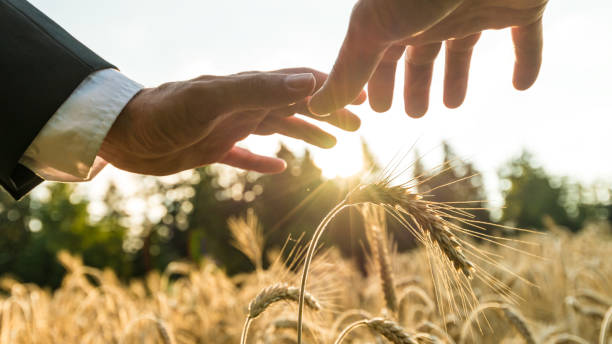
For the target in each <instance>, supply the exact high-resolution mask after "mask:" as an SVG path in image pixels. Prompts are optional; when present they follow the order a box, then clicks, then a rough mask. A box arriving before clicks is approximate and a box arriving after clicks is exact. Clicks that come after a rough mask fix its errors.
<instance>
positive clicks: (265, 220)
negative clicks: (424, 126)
mask: <svg viewBox="0 0 612 344" xmlns="http://www.w3.org/2000/svg"><path fill="white" fill-rule="evenodd" d="M362 150H363V156H364V161H365V165H366V166H365V167H364V171H372V172H376V171H378V170H380V167H379V166H378V165H377V163H376V160H375V158H374V156H373V155H372V154H371V152H370V151H369V149H368V147H367V144H365V142H364V143H363V145H362ZM277 155H278V156H279V157H281V158H283V159H285V160H286V161H287V163H288V168H287V170H286V171H285V172H284V173H281V174H279V175H269V176H262V175H258V174H255V173H243V172H236V171H235V170H229V169H220V168H218V167H215V166H213V167H205V168H200V169H198V170H195V171H193V172H188V173H183V174H180V175H179V177H177V178H174V179H172V178H170V179H169V180H168V179H163V178H155V177H140V178H138V179H137V182H139V183H141V184H142V187H140V188H139V189H138V190H137V192H136V194H134V195H129V196H126V195H125V194H123V193H122V192H121V190H119V188H118V187H117V186H115V185H114V184H111V185H110V187H109V188H108V189H107V191H106V196H105V198H104V200H103V201H102V202H101V204H102V206H103V208H105V209H106V211H105V212H103V214H97V213H96V214H97V215H96V216H95V217H94V216H93V215H92V214H91V213H90V212H89V211H88V210H89V209H90V206H92V205H96V204H90V203H89V200H88V199H87V198H83V197H79V193H75V192H74V187H73V186H72V185H71V184H57V183H48V184H46V186H41V187H43V188H45V187H46V188H47V189H48V195H46V197H28V198H26V199H24V200H22V201H20V202H14V201H12V200H11V199H10V197H9V196H8V195H7V194H5V193H4V192H0V229H1V230H2V234H1V235H0V275H5V274H11V275H13V276H15V277H16V278H18V279H19V280H21V281H23V282H34V283H37V284H39V285H46V286H52V287H57V286H58V284H59V283H60V280H61V278H62V276H63V274H64V270H63V268H62V267H61V266H60V264H59V263H58V262H57V260H56V254H57V252H58V251H59V250H62V249H65V250H68V251H70V252H72V253H75V254H79V255H81V256H82V257H83V260H84V263H85V264H86V265H90V266H94V267H98V268H104V267H109V268H111V269H113V270H114V271H115V272H116V273H117V275H118V276H119V277H120V278H122V279H124V280H127V279H129V278H132V277H137V276H142V275H144V274H145V273H146V272H147V271H148V270H151V269H160V270H162V269H164V268H165V266H166V265H167V264H168V263H169V262H171V261H174V260H180V259H184V260H190V261H192V262H199V261H200V260H201V259H202V258H203V257H205V256H206V257H211V258H212V259H215V260H216V261H217V263H218V264H219V265H221V266H223V267H224V268H225V269H226V270H227V272H228V273H230V274H231V273H236V272H239V271H245V270H248V269H252V268H253V267H252V266H251V264H250V262H249V261H248V260H247V259H246V257H244V256H243V255H242V254H240V253H238V252H237V250H236V249H235V248H234V247H233V246H232V245H231V243H230V232H229V230H228V226H227V223H226V221H227V219H228V218H229V217H230V216H240V215H244V214H245V213H246V211H247V209H248V208H253V209H254V210H255V212H256V214H257V215H258V217H259V220H260V221H261V223H262V225H263V228H264V230H265V232H264V235H265V242H266V247H273V246H276V247H278V246H281V245H282V244H284V243H285V240H287V238H288V237H289V235H291V237H292V238H297V237H299V236H300V235H302V233H304V232H306V235H305V239H306V240H308V239H309V238H310V237H311V235H312V231H313V230H314V229H315V227H316V226H317V224H318V222H319V221H320V219H321V218H322V217H323V216H324V215H325V214H326V213H327V211H328V210H329V209H331V208H332V207H333V206H334V205H335V204H336V203H337V202H338V201H339V200H340V199H341V198H342V197H344V196H345V195H346V192H348V191H349V190H350V189H352V188H353V187H355V186H356V185H357V183H358V181H359V177H358V176H356V177H353V178H346V179H334V180H327V179H325V178H324V177H323V176H322V174H321V170H320V169H319V168H318V167H317V166H316V165H315V164H314V162H313V160H312V158H311V156H310V153H309V152H308V151H306V152H305V153H304V154H302V155H299V156H298V155H295V154H294V153H292V152H291V151H289V150H288V149H287V148H286V147H284V146H282V147H281V149H280V150H279V151H278V153H277ZM417 156H418V154H417ZM444 162H445V164H448V165H449V166H451V167H450V168H449V169H447V170H445V171H444V172H442V173H433V174H432V173H429V172H427V168H426V167H425V166H423V165H422V164H421V162H420V161H418V159H417V161H416V162H415V167H414V177H415V180H417V181H419V182H420V184H419V186H418V189H419V191H420V192H428V191H429V190H432V189H434V188H435V187H437V186H440V185H446V184H448V185H446V186H444V187H442V188H437V189H435V190H434V191H433V192H432V195H431V196H430V197H431V199H432V200H435V201H441V202H454V201H465V200H482V201H483V202H481V203H474V204H470V206H469V207H473V208H481V207H482V208H485V207H487V205H486V203H485V200H486V193H485V190H484V187H483V184H482V180H481V179H480V177H479V175H478V174H477V171H476V170H475V168H474V166H472V165H471V164H469V163H465V162H462V161H460V160H459V159H457V157H456V156H455V154H454V153H453V151H452V149H451V147H450V146H449V145H448V144H446V143H445V144H444ZM471 175H475V176H474V177H472V178H466V177H468V176H471ZM500 177H501V178H502V184H504V185H506V188H505V190H504V196H505V199H506V208H505V209H504V212H503V216H502V221H504V222H512V223H513V224H515V225H516V226H519V227H528V228H542V222H541V220H542V217H543V215H550V216H551V217H552V218H553V219H554V220H555V221H556V222H557V223H558V224H560V225H564V226H567V227H569V228H572V229H576V228H580V227H581V226H582V224H583V223H584V222H585V221H588V220H590V219H604V218H610V219H611V220H612V205H611V204H610V202H609V192H608V193H607V199H606V197H605V196H606V194H605V193H604V194H603V195H602V192H601V191H602V188H601V187H599V188H596V189H591V188H584V187H581V186H580V185H577V184H571V183H568V182H567V181H566V180H563V179H556V178H552V177H550V176H548V175H547V174H546V173H545V172H544V170H543V169H541V168H539V167H537V166H535V164H534V163H533V161H532V158H531V157H530V156H529V155H528V154H523V155H522V156H521V157H519V158H517V159H515V160H513V161H511V162H510V163H508V165H507V166H506V167H504V169H503V170H502V171H501V172H500ZM461 178H466V179H465V180H463V181H460V182H456V183H451V182H453V181H456V180H458V179H461ZM606 191H607V190H606ZM135 199H136V200H140V201H142V202H143V204H145V208H147V209H146V210H147V212H148V211H153V210H155V211H156V212H157V215H155V216H153V215H151V214H148V213H147V214H148V215H147V214H145V216H143V218H142V221H141V222H140V223H133V221H132V220H133V217H134V216H133V214H130V213H128V212H127V210H126V209H128V208H129V207H128V203H129V202H130V201H133V200H135ZM97 205H99V204H97ZM149 208H151V209H149ZM476 216H477V217H478V219H479V220H482V221H488V220H489V213H488V211H486V210H482V211H476ZM389 231H390V233H392V234H393V236H394V238H395V241H396V243H397V246H398V248H399V249H400V250H404V249H409V248H411V247H413V246H414V242H413V238H412V237H411V235H410V234H409V233H408V232H407V231H405V230H403V229H401V228H400V226H398V224H397V223H395V222H394V221H393V220H390V221H389ZM364 240H365V238H364V236H363V223H362V219H361V216H360V215H359V214H358V213H357V212H356V211H352V210H349V211H345V212H342V213H341V214H339V216H337V217H336V218H335V219H334V221H332V223H331V224H330V228H329V231H327V233H326V235H325V236H324V237H323V241H324V242H327V243H332V242H333V244H334V245H335V246H337V247H339V248H340V249H341V250H342V251H343V252H344V253H345V254H347V255H350V256H353V257H356V258H357V259H358V261H361V262H362V263H363V261H364V252H363V245H362V242H363V241H364Z"/></svg>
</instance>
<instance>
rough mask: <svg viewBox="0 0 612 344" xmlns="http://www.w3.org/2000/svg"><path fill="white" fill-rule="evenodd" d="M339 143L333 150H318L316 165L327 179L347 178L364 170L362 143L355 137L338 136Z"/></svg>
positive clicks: (315, 157)
mask: <svg viewBox="0 0 612 344" xmlns="http://www.w3.org/2000/svg"><path fill="white" fill-rule="evenodd" d="M337 138H338V143H337V144H336V146H335V147H334V148H332V149H317V151H316V152H315V154H313V159H314V162H315V164H316V165H317V166H318V167H319V168H320V169H321V171H322V173H323V176H324V177H325V178H337V177H340V178H346V177H350V176H354V175H356V174H357V173H359V172H361V171H362V170H363V154H362V152H361V141H360V139H359V137H356V136H355V135H350V134H347V135H344V134H341V135H337Z"/></svg>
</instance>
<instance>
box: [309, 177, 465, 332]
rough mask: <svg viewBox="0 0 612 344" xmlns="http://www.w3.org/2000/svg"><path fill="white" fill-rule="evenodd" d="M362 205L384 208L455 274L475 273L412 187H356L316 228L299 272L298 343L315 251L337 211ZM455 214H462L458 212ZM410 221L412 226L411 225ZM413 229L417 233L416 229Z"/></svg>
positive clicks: (444, 225)
mask: <svg viewBox="0 0 612 344" xmlns="http://www.w3.org/2000/svg"><path fill="white" fill-rule="evenodd" d="M365 203H370V204H375V205H379V206H383V207H385V209H386V210H387V211H388V212H391V213H392V214H394V215H395V216H396V218H398V220H400V222H401V223H402V224H403V225H404V226H405V227H406V228H408V229H410V230H411V231H412V233H413V234H414V235H415V236H416V237H417V238H418V239H419V240H420V241H421V242H423V243H425V244H426V245H427V243H432V244H433V245H436V247H438V248H439V249H440V250H441V252H442V253H443V254H444V256H445V257H446V258H447V259H448V261H449V262H450V263H451V264H452V265H453V266H454V268H455V269H456V270H457V271H461V272H462V273H463V274H464V275H465V276H466V277H467V278H470V279H471V278H472V276H473V272H474V271H475V268H474V265H473V264H472V262H470V261H469V260H468V259H467V258H466V256H465V255H464V254H463V252H462V248H461V244H460V243H459V241H458V240H457V238H456V237H455V236H454V235H453V234H452V233H451V231H450V229H449V227H450V226H452V224H451V223H450V222H448V221H446V220H444V218H443V217H442V216H443V215H444V213H443V212H440V211H436V209H434V207H432V206H431V203H429V202H425V201H422V196H421V195H420V194H417V193H413V192H412V191H411V188H409V187H406V186H405V185H400V186H391V185H390V181H389V180H388V179H383V180H382V181H379V182H375V183H371V184H367V185H363V186H360V187H357V188H356V189H355V190H353V191H351V192H350V193H349V194H348V195H347V196H346V197H345V199H343V200H342V201H340V203H338V204H337V205H336V206H335V207H334V208H333V209H332V210H331V211H330V212H329V213H327V215H326V216H325V217H324V218H323V220H322V221H321V223H319V225H318V226H317V228H316V230H315V232H314V235H313V238H312V240H311V241H310V244H309V246H308V251H307V252H306V258H305V261H304V269H303V272H302V281H301V285H300V300H299V304H298V336H297V340H298V344H301V339H302V329H301V324H302V321H303V308H304V301H303V294H304V290H305V288H306V280H307V278H308V270H309V267H310V263H311V261H312V257H313V255H314V251H315V248H316V246H317V244H318V242H319V240H320V238H321V236H322V235H323V232H324V231H325V229H326V228H327V225H328V224H329V222H330V221H331V220H332V219H333V218H334V217H335V216H336V215H337V214H338V213H339V212H340V211H342V210H343V209H344V208H346V207H348V206H354V205H358V204H365ZM448 207H450V206H447V208H448ZM450 208H451V210H455V209H453V208H452V207H450ZM456 211H458V212H459V213H461V210H456ZM464 213H465V212H464ZM411 220H412V224H411V223H410V221H411ZM415 227H416V229H418V231H417V230H415ZM426 233H427V234H428V235H429V240H427V239H426V238H425V237H424V236H425V234H426Z"/></svg>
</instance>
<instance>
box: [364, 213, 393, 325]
mask: <svg viewBox="0 0 612 344" xmlns="http://www.w3.org/2000/svg"><path fill="white" fill-rule="evenodd" d="M361 213H362V215H363V218H364V220H365V226H366V233H367V234H368V235H367V238H368V242H369V245H370V250H371V251H372V255H373V256H374V261H375V262H376V268H377V269H378V273H379V274H380V281H381V284H382V290H383V295H384V297H385V302H386V304H387V308H388V309H389V310H390V311H391V312H392V313H396V312H397V307H398V305H397V295H396V292H395V282H394V277H393V268H392V266H391V257H390V255H389V250H388V248H387V240H386V232H387V231H386V227H387V224H386V221H385V212H384V210H382V209H380V208H378V207H374V206H372V205H370V204H365V205H364V206H363V207H361Z"/></svg>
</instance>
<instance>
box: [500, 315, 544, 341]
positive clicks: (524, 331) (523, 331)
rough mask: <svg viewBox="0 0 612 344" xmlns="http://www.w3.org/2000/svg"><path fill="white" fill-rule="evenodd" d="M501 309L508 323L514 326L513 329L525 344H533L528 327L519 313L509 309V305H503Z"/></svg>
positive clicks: (533, 339)
mask: <svg viewBox="0 0 612 344" xmlns="http://www.w3.org/2000/svg"><path fill="white" fill-rule="evenodd" d="M501 309H502V311H503V312H504V315H505V316H506V318H507V319H508V321H510V323H512V325H514V328H515V329H516V330H517V331H518V333H519V334H520V335H521V337H523V339H524V340H525V342H526V343H527V344H535V342H536V341H535V338H534V337H533V334H532V333H531V331H530V330H529V327H527V323H526V322H525V319H523V316H522V315H521V314H520V313H519V311H518V310H516V309H514V308H513V307H510V306H509V305H503V306H502V308H501Z"/></svg>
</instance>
